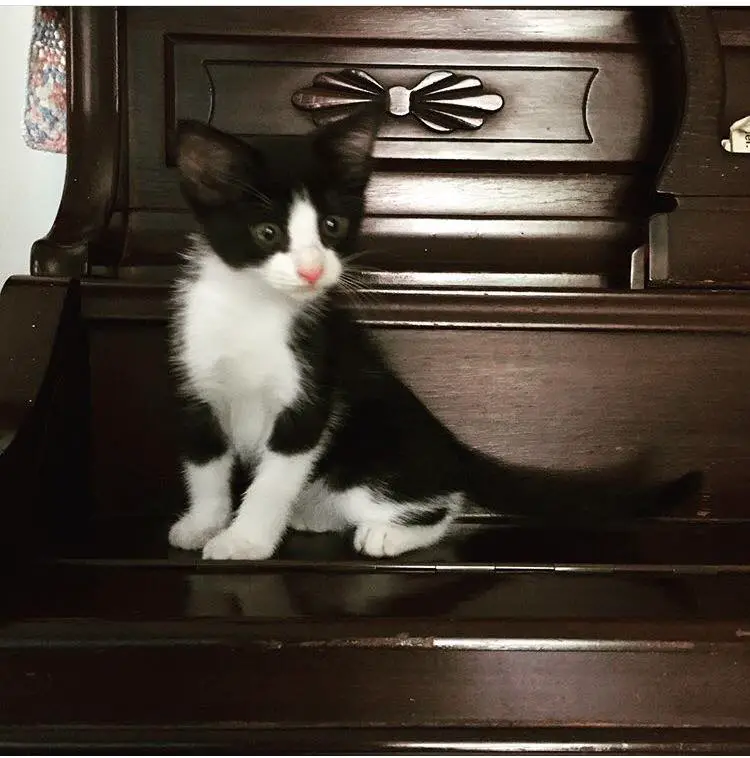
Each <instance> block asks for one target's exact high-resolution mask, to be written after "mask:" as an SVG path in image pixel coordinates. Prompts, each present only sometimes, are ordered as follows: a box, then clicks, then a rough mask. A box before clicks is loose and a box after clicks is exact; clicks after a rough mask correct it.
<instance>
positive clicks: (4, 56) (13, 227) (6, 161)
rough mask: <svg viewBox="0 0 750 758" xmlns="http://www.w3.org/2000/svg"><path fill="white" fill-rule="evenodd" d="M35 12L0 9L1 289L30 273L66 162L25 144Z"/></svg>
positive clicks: (55, 203)
mask: <svg viewBox="0 0 750 758" xmlns="http://www.w3.org/2000/svg"><path fill="white" fill-rule="evenodd" d="M33 14H34V7H33V6H31V5H29V6H7V5H6V6H0V285H2V284H3V283H4V282H5V280H6V278H7V277H8V276H9V275H10V274H27V273H28V272H29V260H30V258H29V254H30V251H31V243H32V242H34V240H36V239H39V238H40V237H43V236H44V235H45V234H46V233H47V232H48V231H49V229H50V227H51V226H52V221H53V220H54V218H55V214H56V213H57V207H58V205H59V203H60V194H61V192H62V186H63V181H64V179H65V156H64V155H58V154H56V153H44V152H41V151H39V150H30V149H29V148H28V147H27V146H26V144H25V142H24V141H23V131H22V127H23V111H24V100H25V93H26V70H27V62H28V55H29V43H30V42H31V24H32V20H33Z"/></svg>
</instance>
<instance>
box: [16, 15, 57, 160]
mask: <svg viewBox="0 0 750 758" xmlns="http://www.w3.org/2000/svg"><path fill="white" fill-rule="evenodd" d="M65 36H66V29H65V10H64V9H63V8H48V7H37V8H35V10H34V27H33V32H32V36H31V49H30V51H29V76H28V81H27V85H26V110H25V113H24V140H25V142H26V144H27V145H28V146H29V147H30V148H33V149H34V150H45V151H47V152H50V153H64V152H66V150H67V128H66V127H67V102H66V99H65V88H66V75H65V71H66V69H65Z"/></svg>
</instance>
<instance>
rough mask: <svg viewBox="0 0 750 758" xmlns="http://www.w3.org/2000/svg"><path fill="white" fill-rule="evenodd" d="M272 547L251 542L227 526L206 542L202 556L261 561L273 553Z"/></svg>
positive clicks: (209, 559)
mask: <svg viewBox="0 0 750 758" xmlns="http://www.w3.org/2000/svg"><path fill="white" fill-rule="evenodd" d="M274 549H275V547H274V545H261V544H258V543H257V542H252V541H251V540H249V539H248V538H247V537H245V535H243V534H242V533H240V532H237V531H234V530H232V529H231V528H229V529H225V530H224V531H223V532H219V534H217V535H216V536H215V537H213V538H212V539H210V540H209V541H208V542H207V543H206V545H205V547H204V548H203V558H204V560H207V561H263V560H265V559H266V558H270V557H271V556H272V555H273V553H274Z"/></svg>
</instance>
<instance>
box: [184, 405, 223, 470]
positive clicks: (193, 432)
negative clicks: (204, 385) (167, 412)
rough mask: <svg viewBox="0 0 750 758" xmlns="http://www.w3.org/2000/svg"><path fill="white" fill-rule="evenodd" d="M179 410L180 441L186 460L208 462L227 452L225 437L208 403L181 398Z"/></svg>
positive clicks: (198, 462) (199, 462)
mask: <svg viewBox="0 0 750 758" xmlns="http://www.w3.org/2000/svg"><path fill="white" fill-rule="evenodd" d="M181 410H182V413H181V419H182V436H181V443H182V447H183V454H184V456H185V458H186V459H187V460H188V461H190V462H191V463H197V464H202V463H208V462H209V461H212V460H214V459H215V458H218V457H219V456H222V455H224V453H226V452H227V450H228V449H229V447H228V444H227V439H226V437H225V436H224V432H223V431H222V430H221V427H220V426H219V422H218V421H217V419H216V416H214V414H213V411H212V410H211V407H210V406H209V405H208V403H204V402H203V401H202V400H194V399H191V398H182V402H181Z"/></svg>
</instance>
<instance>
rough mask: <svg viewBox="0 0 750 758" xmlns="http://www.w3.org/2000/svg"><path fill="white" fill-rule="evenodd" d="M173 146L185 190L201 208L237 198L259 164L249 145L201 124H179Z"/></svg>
mask: <svg viewBox="0 0 750 758" xmlns="http://www.w3.org/2000/svg"><path fill="white" fill-rule="evenodd" d="M174 144H175V150H174V153H175V156H176V158H177V168H178V169H179V170H180V175H181V177H182V187H183V190H184V191H185V193H186V195H187V196H188V199H189V200H190V201H191V202H193V203H195V204H199V205H223V204H224V203H227V202H231V201H233V200H236V199H238V198H239V197H240V195H241V194H242V186H243V181H242V179H243V177H247V174H248V173H249V171H250V170H251V169H252V167H253V166H255V165H256V164H257V163H258V155H257V154H256V151H255V150H253V149H252V148H251V147H250V146H249V145H247V144H245V143H244V142H243V141H242V140H240V139H238V138H236V137H233V136H232V135H230V134H226V133H225V132H222V131H220V130H219V129H214V128H213V127H211V126H207V125H206V124H203V123H201V122H200V121H192V120H191V121H179V122H178V124H177V130H176V132H175V143H174Z"/></svg>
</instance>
